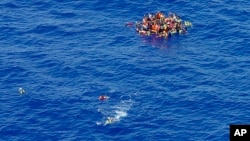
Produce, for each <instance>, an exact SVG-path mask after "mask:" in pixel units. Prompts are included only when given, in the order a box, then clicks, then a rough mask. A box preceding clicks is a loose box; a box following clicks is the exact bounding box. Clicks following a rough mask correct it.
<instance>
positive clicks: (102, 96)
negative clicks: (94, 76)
mask: <svg viewBox="0 0 250 141" xmlns="http://www.w3.org/2000/svg"><path fill="white" fill-rule="evenodd" d="M108 98H109V97H108V96H105V95H101V96H99V100H102V101H103V100H107V99H108Z"/></svg>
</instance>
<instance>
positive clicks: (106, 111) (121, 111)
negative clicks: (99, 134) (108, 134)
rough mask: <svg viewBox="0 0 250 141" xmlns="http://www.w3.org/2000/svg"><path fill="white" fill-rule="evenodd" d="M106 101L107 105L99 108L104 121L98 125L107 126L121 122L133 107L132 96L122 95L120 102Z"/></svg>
mask: <svg viewBox="0 0 250 141" xmlns="http://www.w3.org/2000/svg"><path fill="white" fill-rule="evenodd" d="M117 101H118V102H116V101H114V102H113V101H105V102H106V103H105V104H103V105H102V107H99V108H98V109H97V111H98V112H99V113H100V114H101V115H102V119H101V120H100V121H97V122H96V124H97V125H103V126H106V125H108V124H113V123H116V122H119V121H121V119H122V118H124V117H126V116H127V115H128V111H129V110H130V108H131V107H132V105H133V101H132V99H131V96H130V95H122V96H121V97H120V99H119V100H117Z"/></svg>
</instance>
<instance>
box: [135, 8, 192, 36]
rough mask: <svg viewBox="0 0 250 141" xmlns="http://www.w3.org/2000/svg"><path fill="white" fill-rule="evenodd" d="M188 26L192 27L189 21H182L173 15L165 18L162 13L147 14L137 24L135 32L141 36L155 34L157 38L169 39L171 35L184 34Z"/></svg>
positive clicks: (170, 14)
mask: <svg viewBox="0 0 250 141" xmlns="http://www.w3.org/2000/svg"><path fill="white" fill-rule="evenodd" d="M189 26H192V24H191V23H190V22H189V21H182V19H181V18H180V17H179V16H178V15H176V14H174V13H169V14H168V15H167V16H166V15H164V13H163V12H157V13H155V14H151V13H149V14H147V15H145V16H144V17H143V19H142V21H141V22H137V23H136V31H137V32H138V33H140V34H143V35H152V34H155V35H157V36H159V37H169V36H171V35H172V34H185V33H186V32H187V27H189Z"/></svg>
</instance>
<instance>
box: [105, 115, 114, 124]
mask: <svg viewBox="0 0 250 141" xmlns="http://www.w3.org/2000/svg"><path fill="white" fill-rule="evenodd" d="M114 121H115V119H114V118H112V117H108V118H107V120H106V121H105V125H107V124H111V123H113V122H114Z"/></svg>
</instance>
